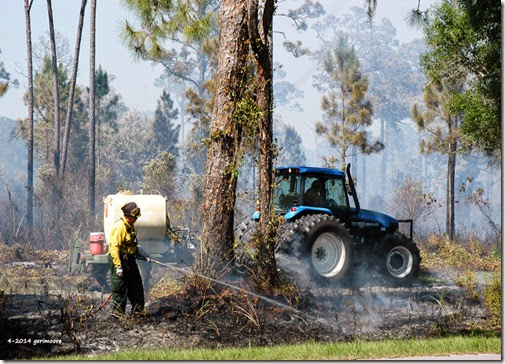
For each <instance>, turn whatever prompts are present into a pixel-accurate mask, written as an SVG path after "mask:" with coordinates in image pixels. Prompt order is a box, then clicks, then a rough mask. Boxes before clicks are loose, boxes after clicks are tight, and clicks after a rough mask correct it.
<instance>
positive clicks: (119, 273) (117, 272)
mask: <svg viewBox="0 0 505 364" xmlns="http://www.w3.org/2000/svg"><path fill="white" fill-rule="evenodd" d="M116 275H117V276H118V277H119V278H123V267H116Z"/></svg>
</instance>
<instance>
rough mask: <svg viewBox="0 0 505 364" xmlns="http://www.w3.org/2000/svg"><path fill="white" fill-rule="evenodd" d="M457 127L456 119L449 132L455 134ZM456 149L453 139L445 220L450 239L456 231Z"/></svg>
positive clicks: (449, 154)
mask: <svg viewBox="0 0 505 364" xmlns="http://www.w3.org/2000/svg"><path fill="white" fill-rule="evenodd" d="M456 129H457V126H456V121H454V122H449V134H450V135H454V134H455V130H456ZM456 149H457V141H451V142H450V143H449V153H448V159H447V213H446V220H445V231H446V233H447V236H448V237H449V239H450V240H454V232H455V231H454V230H455V224H454V222H455V217H454V215H455V214H454V195H455V190H454V184H455V178H456Z"/></svg>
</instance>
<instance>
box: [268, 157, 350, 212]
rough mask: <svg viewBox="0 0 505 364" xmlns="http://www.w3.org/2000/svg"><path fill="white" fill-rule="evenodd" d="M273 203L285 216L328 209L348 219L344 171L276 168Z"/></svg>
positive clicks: (276, 209)
mask: <svg viewBox="0 0 505 364" xmlns="http://www.w3.org/2000/svg"><path fill="white" fill-rule="evenodd" d="M273 203H274V209H275V212H276V213H278V214H282V215H284V217H285V218H286V220H291V219H294V218H295V217H299V216H302V215H304V214H307V213H328V214H330V215H333V216H335V217H338V218H340V219H341V220H343V221H347V220H349V216H350V213H351V208H350V205H349V198H348V194H347V192H346V185H345V174H344V173H343V172H341V171H339V170H335V169H330V168H318V167H303V166H300V167H279V168H277V169H276V171H275V188H274V195H273Z"/></svg>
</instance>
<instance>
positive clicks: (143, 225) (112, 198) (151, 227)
mask: <svg viewBox="0 0 505 364" xmlns="http://www.w3.org/2000/svg"><path fill="white" fill-rule="evenodd" d="M103 202H104V214H103V229H104V232H105V239H106V241H107V244H108V242H109V240H110V233H111V230H112V227H113V226H114V224H115V223H116V221H118V220H119V219H120V218H121V217H122V216H123V211H122V210H121V207H122V206H123V205H124V204H126V203H128V202H135V203H136V204H137V206H138V207H139V208H140V215H141V216H140V217H139V218H138V219H137V221H136V222H135V230H136V231H137V238H138V241H139V247H140V249H141V251H142V252H143V253H147V254H163V253H165V252H166V251H168V249H169V245H168V243H167V242H166V241H165V232H166V230H167V212H166V211H167V210H166V208H167V200H166V198H165V197H164V196H161V195H136V194H133V193H132V192H120V193H118V194H115V195H108V196H107V197H106V198H104V200H103Z"/></svg>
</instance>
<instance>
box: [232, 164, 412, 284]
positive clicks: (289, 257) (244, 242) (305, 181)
mask: <svg viewBox="0 0 505 364" xmlns="http://www.w3.org/2000/svg"><path fill="white" fill-rule="evenodd" d="M349 196H351V198H352V205H353V206H351V203H350V202H351V201H350V198H349ZM273 203H274V209H275V212H276V213H277V214H282V215H283V216H284V219H285V222H284V224H282V225H281V226H280V228H279V230H280V231H279V235H278V236H279V239H278V243H277V247H276V258H277V265H278V267H279V269H281V270H282V271H283V272H284V274H286V275H287V276H288V277H290V278H292V279H293V280H295V281H296V282H297V283H298V285H299V287H308V286H310V285H313V284H314V283H316V284H318V285H321V284H322V285H326V284H333V283H336V282H341V281H343V280H344V279H346V280H353V281H358V282H359V281H363V280H364V279H365V280H366V279H367V277H366V276H367V275H373V276H374V277H382V278H385V279H386V280H387V281H389V282H391V283H393V284H394V285H404V284H410V283H411V282H412V281H413V280H414V279H415V278H416V277H417V275H418V273H419V266H420V262H421V257H420V254H419V249H418V248H417V246H416V244H415V242H414V241H413V240H412V220H396V219H394V218H393V217H391V216H388V215H385V214H382V213H380V212H375V211H370V210H365V209H361V208H360V204H359V200H358V196H357V194H356V190H355V188H354V182H353V179H352V177H351V174H350V164H348V165H347V180H346V175H345V173H344V172H342V171H340V170H336V169H330V168H318V167H304V166H295V167H279V168H277V169H276V171H275V187H274V195H273ZM258 221H259V213H258V212H256V213H255V214H254V215H253V216H252V218H248V219H246V220H244V221H242V222H241V223H240V224H238V225H237V227H236V228H235V237H236V243H237V244H236V247H237V249H236V256H237V257H238V258H237V259H238V262H239V265H240V264H242V263H244V264H245V261H246V260H247V259H246V258H244V257H245V256H247V254H245V253H244V249H245V250H247V249H250V248H247V247H248V246H249V242H250V241H251V239H252V237H253V235H254V233H255V232H256V228H257V224H258ZM399 223H406V224H409V226H408V228H409V229H408V230H409V234H408V236H406V235H404V234H402V233H400V232H399ZM240 257H242V258H240ZM245 265H246V264H245Z"/></svg>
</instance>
